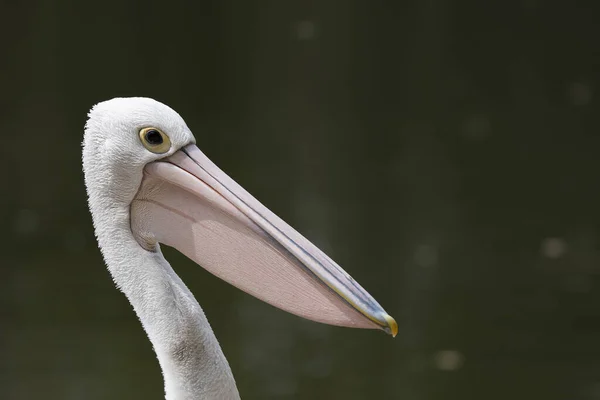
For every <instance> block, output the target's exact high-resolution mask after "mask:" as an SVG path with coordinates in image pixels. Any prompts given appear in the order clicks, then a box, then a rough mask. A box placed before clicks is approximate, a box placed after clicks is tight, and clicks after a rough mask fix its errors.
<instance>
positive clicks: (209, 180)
mask: <svg viewBox="0 0 600 400" xmlns="http://www.w3.org/2000/svg"><path fill="white" fill-rule="evenodd" d="M83 171H84V175H85V185H86V189H87V195H88V205H89V208H90V212H91V215H92V220H93V223H94V230H95V234H96V238H97V240H98V246H99V247H100V250H101V253H102V255H103V258H104V261H105V263H106V265H107V267H108V270H109V272H110V274H111V276H112V278H113V280H114V283H115V285H116V286H117V287H118V288H119V289H120V290H121V291H122V292H123V293H124V294H125V296H126V297H127V299H128V300H129V302H130V303H131V305H132V306H133V309H134V311H135V313H136V314H137V316H138V318H139V319H140V321H141V323H142V326H143V328H144V330H145V332H146V334H147V336H148V338H149V339H150V341H151V342H152V345H153V348H154V351H155V353H156V357H157V359H158V362H159V364H160V367H161V370H162V374H163V379H164V386H165V398H166V399H168V400H191V399H239V398H240V397H239V393H238V390H237V387H236V384H235V380H234V378H233V374H232V373H231V369H230V367H229V364H228V363H227V360H226V359H225V356H224V355H223V352H222V350H221V347H220V346H219V343H218V341H217V339H216V337H215V334H214V332H213V330H212V329H211V327H210V325H209V323H208V320H207V319H206V316H205V315H204V312H203V311H202V309H201V307H200V305H199V304H198V302H197V301H196V299H195V298H194V296H193V294H192V293H191V292H190V290H189V289H188V288H187V287H186V285H185V284H184V283H183V282H182V280H181V279H180V278H179V277H178V276H177V274H176V273H175V271H174V270H173V269H172V268H171V266H170V265H169V263H168V262H167V261H166V260H165V258H164V257H163V255H162V252H161V248H160V245H159V243H161V244H164V245H166V246H170V247H174V248H175V249H177V250H178V251H180V252H181V253H183V254H184V255H186V256H187V257H188V258H190V259H191V260H193V261H195V262H196V263H197V264H199V265H200V266H202V267H203V268H205V269H206V270H208V271H209V272H210V273H212V274H214V275H216V276H217V277H219V278H221V279H223V280H225V281H227V282H229V283H230V284H232V285H234V286H236V287H237V288H239V289H241V290H243V291H245V292H247V293H249V294H251V295H252V296H254V297H256V298H258V299H260V300H263V301H265V302H266V303H269V304H271V305H273V306H275V307H278V308H280V309H282V310H285V311H287V312H289V313H292V314H295V315H298V316H300V317H303V318H306V319H309V320H313V321H317V322H321V323H325V324H330V325H337V326H344V327H353V328H369V329H381V330H384V331H386V332H387V333H389V334H391V335H393V336H395V335H396V333H397V331H398V326H397V324H396V321H394V319H393V318H392V317H391V316H390V315H389V314H388V313H386V312H385V311H384V309H383V308H382V307H381V306H380V305H379V304H378V303H377V302H376V301H375V299H373V297H371V295H369V294H368V293H367V292H366V291H365V290H364V289H363V288H362V287H361V286H360V285H359V284H358V283H356V282H355V281H354V280H353V279H352V278H351V277H350V275H348V274H347V273H346V272H345V271H344V270H343V269H342V268H341V267H339V266H338V265H337V264H336V263H335V262H334V261H333V260H331V259H330V258H329V257H328V256H326V255H325V254H324V253H323V252H322V251H320V250H319V249H318V248H317V247H316V246H314V245H313V244H312V243H310V242H309V241H308V240H307V239H305V238H304V237H303V236H301V235H300V234H299V233H298V232H296V231H295V230H294V229H293V228H291V227H290V226H289V225H287V224H286V223H285V222H284V221H283V220H281V219H280V218H278V217H277V216H276V215H275V214H273V213H272V212H271V211H269V210H268V209H267V208H266V207H265V206H263V205H262V204H261V203H259V202H258V201H257V200H256V199H255V198H254V197H252V195H250V194H249V193H248V192H247V191H245V190H244V189H243V188H242V187H241V186H240V185H238V184H237V183H236V182H235V181H234V180H233V179H231V178H230V177H228V176H227V175H226V174H225V173H224V172H223V171H221V170H220V169H219V168H218V167H217V166H216V165H215V164H213V163H212V162H211V161H210V160H209V159H208V158H207V157H206V156H205V155H204V154H203V153H202V152H201V151H200V150H199V149H198V147H196V139H195V138H194V135H193V134H192V132H191V131H190V129H189V128H188V127H187V125H186V123H185V122H184V120H183V119H182V118H181V117H180V116H179V114H178V113H177V112H175V111H174V110H173V109H171V108H170V107H168V106H166V105H165V104H162V103H160V102H158V101H156V100H153V99H150V98H141V97H138V98H115V99H112V100H108V101H104V102H101V103H98V104H96V105H95V106H94V107H93V108H92V109H91V110H90V112H89V114H88V120H87V122H86V125H85V132H84V139H83Z"/></svg>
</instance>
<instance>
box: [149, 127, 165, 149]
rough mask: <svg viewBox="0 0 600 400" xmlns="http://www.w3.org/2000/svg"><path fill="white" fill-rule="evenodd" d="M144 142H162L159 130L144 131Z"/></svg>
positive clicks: (155, 143) (154, 143)
mask: <svg viewBox="0 0 600 400" xmlns="http://www.w3.org/2000/svg"><path fill="white" fill-rule="evenodd" d="M146 142H148V143H149V144H151V145H153V146H156V145H158V144H161V143H162V142H163V138H162V135H161V134H160V132H159V131H157V130H156V129H151V130H149V131H148V132H146Z"/></svg>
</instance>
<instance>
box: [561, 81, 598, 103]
mask: <svg viewBox="0 0 600 400" xmlns="http://www.w3.org/2000/svg"><path fill="white" fill-rule="evenodd" d="M592 94H593V93H592V88H591V87H590V85H588V84H585V83H583V82H573V83H571V84H570V85H569V88H568V90H567V95H568V97H569V101H570V102H571V104H573V105H575V106H585V105H587V104H589V103H590V101H592Z"/></svg>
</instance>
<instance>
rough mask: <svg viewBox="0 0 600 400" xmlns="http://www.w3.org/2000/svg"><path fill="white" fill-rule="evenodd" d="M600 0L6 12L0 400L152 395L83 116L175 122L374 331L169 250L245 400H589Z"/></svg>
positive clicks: (599, 220) (98, 5)
mask: <svg viewBox="0 0 600 400" xmlns="http://www.w3.org/2000/svg"><path fill="white" fill-rule="evenodd" d="M599 11H600V6H599V5H598V3H597V2H584V1H573V2H550V1H546V0H516V1H494V2H481V1H475V0H406V1H396V2H385V3H384V2H377V1H374V2H366V1H357V0H347V1H334V0H321V1H306V0H303V1H297V0H290V1H195V2H192V1H180V0H172V1H169V2H165V1H155V0H146V1H126V2H124V1H117V0H105V1H101V2H94V3H87V4H84V3H82V2H75V1H58V0H55V1H40V0H31V1H28V2H17V1H15V0H2V1H1V2H0V15H2V17H3V18H2V19H3V23H2V24H0V46H1V50H2V51H1V54H2V59H1V61H0V91H1V94H0V105H1V107H0V129H1V132H2V138H3V139H4V140H3V145H2V146H0V149H1V150H0V153H1V155H2V157H1V161H0V163H1V165H2V170H3V172H2V175H1V176H2V185H1V186H2V189H1V196H0V205H1V207H0V216H1V221H2V226H3V229H2V230H1V231H0V239H1V243H2V244H1V245H0V246H1V249H2V260H1V261H0V266H1V272H2V275H1V277H0V302H1V303H0V354H1V355H0V398H2V399H10V400H12V399H37V398H44V399H89V400H94V399H107V398H110V399H160V398H163V382H162V377H161V373H160V370H159V367H158V363H157V362H156V359H155V355H154V353H153V351H152V348H151V345H150V343H149V341H148V340H147V338H146V336H145V334H144V332H143V330H142V328H141V325H140V323H139V321H138V320H137V318H136V317H135V315H134V313H133V311H132V309H131V306H130V305H129V303H128V302H127V300H126V298H125V297H124V296H123V295H122V294H121V293H120V292H118V291H117V290H116V289H115V288H114V286H113V283H112V281H111V279H110V276H109V274H108V272H107V271H106V268H105V266H104V263H103V261H102V259H101V256H100V252H99V250H98V248H97V245H96V241H95V239H94V236H93V230H92V222H91V218H90V215H89V213H88V210H87V205H86V198H85V191H84V184H83V175H82V171H81V161H80V160H81V146H80V143H81V140H82V134H83V126H84V123H85V120H86V113H87V111H88V110H89V108H90V107H91V106H92V105H93V104H95V103H97V102H99V101H102V100H106V99H109V98H112V97H117V96H149V97H154V98H156V99H158V100H160V101H162V102H164V103H166V104H168V105H170V106H171V107H173V108H174V109H176V110H177V111H178V112H179V113H180V114H181V115H182V116H183V117H184V118H185V119H186V121H187V124H188V126H189V127H190V128H191V129H192V131H193V132H194V133H195V135H196V138H197V141H198V145H199V147H200V148H201V149H202V150H203V151H204V152H205V153H206V154H207V155H208V156H209V157H210V158H211V159H212V160H213V161H214V162H215V163H216V164H217V165H219V166H220V167H221V168H222V169H223V170H225V171H226V172H227V173H228V174H229V175H231V176H232V177H233V178H234V179H236V180H237V181H238V182H239V183H240V184H242V185H243V186H244V187H245V188H246V189H248V190H249V191H250V192H251V193H252V194H254V195H255V196H256V197H257V198H258V199H259V200H260V201H262V202H263V203H264V204H265V205H267V206H268V207H269V208H271V209H272V210H273V211H274V212H275V213H277V214H278V215H280V216H281V217H282V218H283V219H285V220H286V221H287V222H289V223H290V224H291V225H292V226H294V227H296V228H297V229H298V230H299V231H300V232H302V233H303V234H304V235H305V236H307V237H308V238H309V239H310V240H312V241H313V242H315V244H317V245H318V246H319V247H321V248H322V249H323V250H325V252H326V253H328V254H329V255H330V256H331V257H332V258H334V259H335V260H336V261H337V262H338V263H339V264H340V265H342V266H343V267H344V268H345V269H346V270H347V271H348V272H350V273H351V274H352V275H353V276H354V277H355V278H356V279H357V280H358V281H359V282H360V283H361V284H362V285H363V286H364V287H365V288H366V289H367V290H369V292H371V294H373V296H374V297H375V298H377V299H378V300H379V301H380V303H381V304H382V305H383V306H384V307H385V308H386V309H387V311H388V312H390V314H391V315H393V316H394V317H395V318H396V319H397V321H398V323H399V326H400V332H399V334H398V336H397V337H396V339H391V338H390V337H387V336H386V335H385V334H383V333H381V332H374V331H361V330H351V329H341V328H335V327H329V326H324V325H319V324H316V323H313V322H309V321H304V320H301V319H299V318H297V317H294V316H291V315H288V314H286V313H283V312H281V311H279V310H277V309H275V308H273V307H271V306H269V305H266V304H263V303H261V302H260V301H258V300H255V299H254V298H251V297H250V296H248V295H246V294H244V293H242V292H240V291H238V290H237V289H234V288H233V287H230V286H229V285H227V284H225V283H223V282H222V281H220V280H218V279H217V278H215V277H213V276H212V275H210V274H208V273H207V272H206V271H204V270H203V269H202V268H199V267H197V266H196V265H195V264H194V263H192V262H191V261H189V260H187V259H186V258H185V257H183V256H182V255H180V254H179V253H177V252H176V251H174V250H171V249H167V250H165V253H166V257H167V259H169V260H170V262H171V264H172V265H173V266H174V268H175V269H176V271H177V272H178V273H179V274H180V275H181V277H182V278H183V280H184V281H185V282H186V283H187V284H188V286H189V287H190V288H191V290H192V291H193V292H194V294H195V295H196V297H197V299H198V301H199V302H200V304H201V305H202V306H203V308H204V310H205V312H206V314H207V316H208V318H209V320H210V322H211V324H212V326H213V328H214V330H215V332H216V335H217V337H218V338H219V340H220V342H221V345H222V347H223V349H224V352H225V354H226V356H227V358H228V360H229V362H230V364H231V367H232V370H233V372H234V375H235V377H236V380H237V383H238V386H239V389H240V393H241V395H242V398H244V399H348V400H350V399H378V398H388V399H408V400H421V399H423V400H426V399H461V400H467V399H473V400H475V399H507V398H510V399H569V400H571V399H583V400H587V399H600V341H599V340H598V338H599V336H600V310H599V305H600V260H599V256H600V254H599V239H600V237H599V234H600V208H599V207H598V202H599V200H600V190H599V185H598V181H597V179H598V178H597V174H598V171H599V169H600V158H599V157H598V156H597V154H598V148H599V146H600V135H599V134H598V128H599V122H598V104H599V99H598V98H599V96H598V95H597V89H598V80H599V79H598V78H599V76H598V68H599V67H600V47H599V44H598V38H599V37H600V24H598V15H599V14H598V12H599Z"/></svg>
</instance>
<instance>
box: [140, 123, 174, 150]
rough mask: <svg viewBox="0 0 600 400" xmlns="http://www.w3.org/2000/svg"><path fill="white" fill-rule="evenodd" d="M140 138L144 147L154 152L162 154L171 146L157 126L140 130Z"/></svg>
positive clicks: (167, 138)
mask: <svg viewBox="0 0 600 400" xmlns="http://www.w3.org/2000/svg"><path fill="white" fill-rule="evenodd" d="M140 140H141V141H142V144H143V145H144V147H145V148H146V149H148V150H149V151H151V152H152V153H156V154H163V153H166V152H167V151H169V149H170V148H171V141H170V140H169V137H168V136H167V135H165V134H164V133H163V132H162V131H161V130H160V129H158V128H144V129H142V130H141V131H140Z"/></svg>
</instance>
